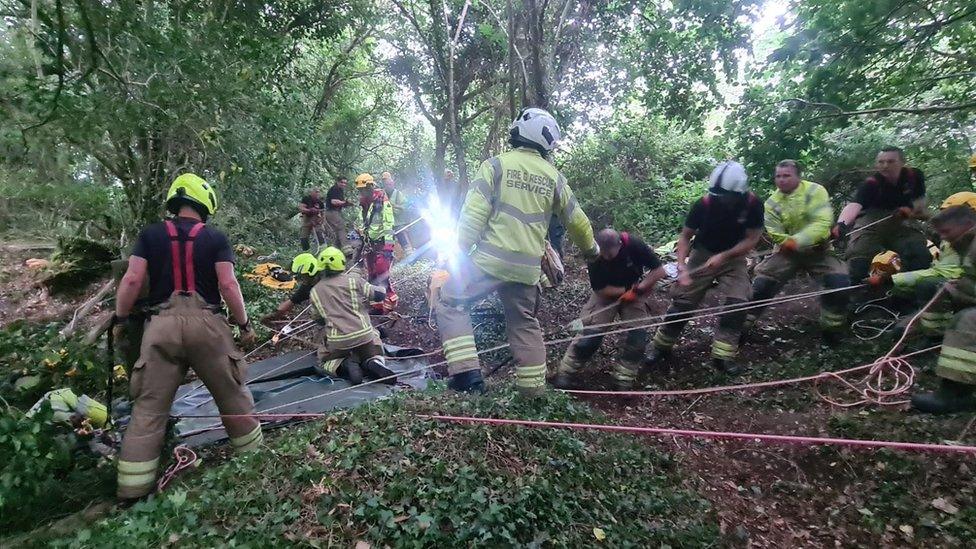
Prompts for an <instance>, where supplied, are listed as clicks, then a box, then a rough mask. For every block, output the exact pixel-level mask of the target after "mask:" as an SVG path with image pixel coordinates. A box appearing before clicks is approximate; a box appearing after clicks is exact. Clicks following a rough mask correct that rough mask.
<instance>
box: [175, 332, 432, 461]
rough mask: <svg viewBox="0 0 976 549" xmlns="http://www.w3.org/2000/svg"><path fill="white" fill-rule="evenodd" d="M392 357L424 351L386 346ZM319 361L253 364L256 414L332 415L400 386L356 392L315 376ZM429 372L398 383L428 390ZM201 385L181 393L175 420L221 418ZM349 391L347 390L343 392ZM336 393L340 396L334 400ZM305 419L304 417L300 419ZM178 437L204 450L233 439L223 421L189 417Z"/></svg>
mask: <svg viewBox="0 0 976 549" xmlns="http://www.w3.org/2000/svg"><path fill="white" fill-rule="evenodd" d="M384 350H385V352H386V355H387V357H409V356H411V355H415V354H421V352H422V351H420V350H418V349H409V348H403V347H395V346H392V345H385V346H384ZM316 364H317V358H316V356H315V353H314V352H312V353H309V351H307V350H303V351H291V352H288V353H285V354H283V355H280V356H275V357H271V358H268V359H265V360H262V361H258V362H255V363H254V364H251V365H250V367H249V369H248V373H247V380H248V381H247V386H248V389H250V390H251V394H252V395H253V396H254V408H255V412H256V413H259V414H261V413H269V414H308V413H327V412H330V411H332V410H338V409H345V408H353V407H355V406H358V405H360V404H362V403H364V402H369V401H371V400H376V399H379V398H383V397H386V396H389V395H390V394H392V393H393V391H395V390H397V388H396V387H395V386H391V385H385V384H382V383H374V384H370V385H365V386H362V385H361V386H357V387H353V388H351V389H350V388H349V387H351V385H350V383H349V382H348V381H346V380H344V379H339V378H332V377H329V376H321V375H318V374H316V373H315V365H316ZM426 364H427V359H426V358H417V359H410V358H404V359H403V360H388V361H387V363H386V365H387V368H389V369H390V370H392V371H394V372H409V371H412V370H415V369H418V368H419V367H421V366H425V365H426ZM427 379H428V377H427V373H426V371H421V372H417V373H413V374H409V375H404V376H401V377H399V378H397V381H398V383H400V384H406V385H409V386H411V387H414V388H418V389H422V388H424V387H425V386H426V383H427ZM198 385H200V383H199V382H193V383H187V384H185V385H183V386H181V387H180V388H179V390H178V391H177V393H176V395H177V396H176V400H175V401H174V403H173V408H172V411H171V413H172V414H173V415H174V416H216V415H217V414H219V411H218V410H217V406H216V404H215V403H214V401H213V399H212V398H211V397H210V393H209V391H207V389H206V387H202V386H201V387H199V388H198V387H197V386H198ZM340 389H343V390H342V391H339V390H340ZM332 393H336V394H335V395H332ZM297 419H299V420H300V419H302V418H297ZM261 421H262V423H264V424H265V425H266V426H273V425H281V424H283V423H288V422H290V421H293V420H292V419H290V418H270V419H264V418H262V420H261ZM176 433H177V435H178V436H180V437H181V438H183V441H182V442H183V443H184V444H187V445H189V446H203V445H206V444H210V443H214V442H219V441H222V440H225V439H226V438H227V433H226V432H224V430H223V429H222V428H221V423H220V419H219V418H217V417H206V418H186V419H180V420H178V421H177V423H176Z"/></svg>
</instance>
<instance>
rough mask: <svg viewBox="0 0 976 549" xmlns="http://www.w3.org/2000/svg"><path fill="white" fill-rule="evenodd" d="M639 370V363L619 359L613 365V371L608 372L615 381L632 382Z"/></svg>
mask: <svg viewBox="0 0 976 549" xmlns="http://www.w3.org/2000/svg"><path fill="white" fill-rule="evenodd" d="M639 370H640V364H638V363H636V362H628V361H624V360H621V361H620V362H617V363H616V364H614V365H613V371H611V372H610V375H611V376H612V377H613V378H614V379H616V380H617V381H623V382H633V381H634V380H635V379H637V372H638V371H639Z"/></svg>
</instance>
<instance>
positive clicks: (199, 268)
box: [132, 217, 234, 306]
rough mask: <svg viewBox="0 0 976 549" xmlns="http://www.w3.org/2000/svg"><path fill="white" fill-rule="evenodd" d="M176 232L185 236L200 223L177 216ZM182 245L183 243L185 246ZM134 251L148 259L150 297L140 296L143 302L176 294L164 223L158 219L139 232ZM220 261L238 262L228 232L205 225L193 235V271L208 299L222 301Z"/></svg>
mask: <svg viewBox="0 0 976 549" xmlns="http://www.w3.org/2000/svg"><path fill="white" fill-rule="evenodd" d="M175 222H176V232H177V234H179V236H180V239H181V240H182V239H185V238H186V235H187V234H188V233H189V232H190V229H192V228H193V226H194V225H195V224H196V223H197V221H196V220H195V219H188V218H185V217H177V218H176V219H175ZM181 249H182V246H181ZM132 255H134V256H137V257H141V258H143V259H145V260H146V261H147V262H148V263H149V265H148V272H149V297H147V298H145V299H143V300H140V301H139V304H140V305H149V306H152V305H158V304H160V303H162V302H164V301H166V300H167V299H169V297H170V295H172V293H173V291H174V289H175V287H174V285H173V258H172V255H173V254H172V252H171V248H170V239H169V233H168V232H166V225H165V224H164V223H154V224H152V225H150V226H148V227H146V228H145V229H143V230H142V232H141V233H139V240H138V241H136V245H135V247H134V248H133V249H132ZM219 261H228V262H231V263H233V262H234V250H232V249H231V247H230V242H228V241H227V237H226V236H225V235H224V233H222V232H220V231H218V230H217V229H214V228H212V227H204V228H203V229H202V230H201V231H200V232H199V233H197V236H196V238H195V239H193V273H194V279H195V281H196V291H197V293H198V294H200V297H202V298H203V299H204V300H205V301H206V302H207V303H210V304H211V305H220V291H219V290H218V286H217V268H216V263H217V262H219Z"/></svg>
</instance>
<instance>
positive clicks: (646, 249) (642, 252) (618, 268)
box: [588, 236, 661, 291]
mask: <svg viewBox="0 0 976 549" xmlns="http://www.w3.org/2000/svg"><path fill="white" fill-rule="evenodd" d="M660 266H661V260H660V259H658V257H657V254H655V253H654V250H652V249H651V247H650V246H648V245H647V244H645V243H644V241H643V240H641V239H639V238H637V237H636V236H630V237H628V238H627V244H626V245H623V246H621V247H620V252H619V253H617V257H615V258H613V259H610V260H606V259H603V258H600V259H597V260H596V261H594V262H593V263H590V264H589V269H588V271H589V275H590V287H591V288H593V290H594V291H598V290H602V289H603V288H606V287H607V286H619V287H622V288H629V287H630V286H632V285H633V284H634V283H635V282H637V281H638V280H640V277H641V275H643V274H644V271H645V270H648V271H650V270H654V269H657V268H658V267H660Z"/></svg>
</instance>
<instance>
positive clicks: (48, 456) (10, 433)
mask: <svg viewBox="0 0 976 549" xmlns="http://www.w3.org/2000/svg"><path fill="white" fill-rule="evenodd" d="M77 443H78V439H77V438H76V437H75V435H74V434H73V433H72V432H71V431H70V430H69V429H67V428H66V427H63V426H60V425H56V424H53V423H52V422H51V408H50V406H48V405H45V406H43V407H42V409H41V411H40V412H38V413H37V414H36V415H34V416H33V417H29V418H28V417H25V416H23V415H20V414H19V413H15V412H13V413H12V412H10V411H9V410H8V412H7V413H5V414H3V415H0V455H2V456H4V459H3V460H2V461H0V530H2V531H4V532H5V533H12V532H14V531H17V530H20V529H24V528H28V527H32V526H36V525H37V524H39V523H40V522H42V521H43V520H45V519H48V518H50V517H52V516H54V515H56V514H58V513H65V512H71V511H73V510H75V509H77V508H79V507H80V506H81V505H82V504H84V503H87V502H89V501H91V500H92V499H94V498H98V497H104V496H106V495H107V493H106V492H107V487H108V486H110V485H111V483H110V478H111V475H112V467H111V464H110V463H107V462H104V461H98V460H96V459H94V458H92V457H91V456H89V455H85V454H82V453H76V452H75V451H74V447H75V445H76V444H77Z"/></svg>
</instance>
